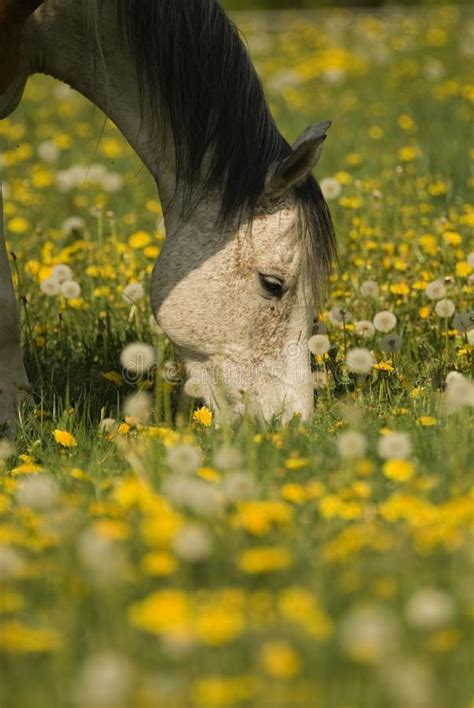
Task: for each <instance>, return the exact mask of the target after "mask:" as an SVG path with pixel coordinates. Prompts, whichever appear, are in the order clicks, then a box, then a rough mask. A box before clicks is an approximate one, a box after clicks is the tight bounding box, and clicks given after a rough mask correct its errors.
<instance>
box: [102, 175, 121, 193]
mask: <svg viewBox="0 0 474 708" xmlns="http://www.w3.org/2000/svg"><path fill="white" fill-rule="evenodd" d="M100 186H101V187H102V189H103V190H104V192H107V193H108V194H113V193H114V192H119V191H120V190H121V189H122V187H123V178H122V176H121V175H119V174H117V172H107V173H106V174H105V175H104V176H103V177H102V179H101V180H100Z"/></svg>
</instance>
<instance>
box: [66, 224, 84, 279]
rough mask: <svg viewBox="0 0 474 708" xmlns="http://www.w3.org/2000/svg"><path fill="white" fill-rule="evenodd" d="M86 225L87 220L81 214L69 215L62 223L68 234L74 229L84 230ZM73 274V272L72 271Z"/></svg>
mask: <svg viewBox="0 0 474 708" xmlns="http://www.w3.org/2000/svg"><path fill="white" fill-rule="evenodd" d="M85 226H86V222H85V221H84V219H83V218H82V217H81V216H69V217H68V218H67V219H65V220H64V221H63V223H62V226H61V228H62V230H63V231H64V233H66V234H70V233H72V232H73V231H82V230H83V229H84V228H85ZM71 276H72V273H71Z"/></svg>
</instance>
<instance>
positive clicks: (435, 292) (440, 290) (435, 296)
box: [425, 280, 446, 300]
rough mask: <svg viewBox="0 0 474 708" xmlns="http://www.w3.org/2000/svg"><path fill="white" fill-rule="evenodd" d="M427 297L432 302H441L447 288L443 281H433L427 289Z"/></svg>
mask: <svg viewBox="0 0 474 708" xmlns="http://www.w3.org/2000/svg"><path fill="white" fill-rule="evenodd" d="M425 295H426V297H429V299H430V300H441V298H442V297H445V295H446V286H445V284H444V282H443V281H442V280H433V282H432V283H429V284H428V285H427V286H426V288H425Z"/></svg>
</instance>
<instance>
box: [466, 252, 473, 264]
mask: <svg viewBox="0 0 474 708" xmlns="http://www.w3.org/2000/svg"><path fill="white" fill-rule="evenodd" d="M467 262H468V263H469V265H470V266H471V268H474V251H471V252H470V253H469V254H468V256H467Z"/></svg>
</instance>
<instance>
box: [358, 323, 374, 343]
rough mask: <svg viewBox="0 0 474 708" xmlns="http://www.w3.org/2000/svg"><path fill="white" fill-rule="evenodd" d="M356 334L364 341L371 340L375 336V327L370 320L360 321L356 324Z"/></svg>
mask: <svg viewBox="0 0 474 708" xmlns="http://www.w3.org/2000/svg"><path fill="white" fill-rule="evenodd" d="M354 326H355V333H356V334H357V335H358V336H359V337H364V339H370V337H373V336H374V334H375V327H374V325H373V324H372V322H369V320H359V321H358V322H356V323H355V325H354Z"/></svg>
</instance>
